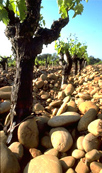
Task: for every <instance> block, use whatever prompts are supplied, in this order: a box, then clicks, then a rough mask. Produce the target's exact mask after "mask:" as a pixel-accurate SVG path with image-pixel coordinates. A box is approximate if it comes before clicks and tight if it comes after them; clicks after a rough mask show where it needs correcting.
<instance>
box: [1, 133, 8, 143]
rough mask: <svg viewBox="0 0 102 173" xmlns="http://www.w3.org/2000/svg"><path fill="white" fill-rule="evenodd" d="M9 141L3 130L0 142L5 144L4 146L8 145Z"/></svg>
mask: <svg viewBox="0 0 102 173" xmlns="http://www.w3.org/2000/svg"><path fill="white" fill-rule="evenodd" d="M6 141H7V136H6V135H5V133H4V131H3V130H1V131H0V142H3V143H4V144H6Z"/></svg>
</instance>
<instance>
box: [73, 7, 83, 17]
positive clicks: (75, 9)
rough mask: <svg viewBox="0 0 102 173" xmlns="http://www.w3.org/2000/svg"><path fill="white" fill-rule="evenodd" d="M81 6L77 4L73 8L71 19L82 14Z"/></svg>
mask: <svg viewBox="0 0 102 173" xmlns="http://www.w3.org/2000/svg"><path fill="white" fill-rule="evenodd" d="M83 9H84V7H83V5H82V4H77V5H76V6H75V7H74V12H75V13H74V15H73V18H74V17H76V15H78V14H81V13H82V12H83Z"/></svg>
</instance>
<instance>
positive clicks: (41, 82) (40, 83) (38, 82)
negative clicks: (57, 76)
mask: <svg viewBox="0 0 102 173" xmlns="http://www.w3.org/2000/svg"><path fill="white" fill-rule="evenodd" d="M43 85H44V81H43V80H39V81H37V82H36V87H37V88H38V89H40V88H42V87H43Z"/></svg>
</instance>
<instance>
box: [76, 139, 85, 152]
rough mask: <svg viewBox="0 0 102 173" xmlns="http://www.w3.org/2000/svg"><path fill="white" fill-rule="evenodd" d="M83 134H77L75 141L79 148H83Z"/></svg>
mask: <svg viewBox="0 0 102 173" xmlns="http://www.w3.org/2000/svg"><path fill="white" fill-rule="evenodd" d="M84 137H85V136H79V137H78V139H77V141H76V146H77V148H78V149H79V150H84V148H83V139H84Z"/></svg>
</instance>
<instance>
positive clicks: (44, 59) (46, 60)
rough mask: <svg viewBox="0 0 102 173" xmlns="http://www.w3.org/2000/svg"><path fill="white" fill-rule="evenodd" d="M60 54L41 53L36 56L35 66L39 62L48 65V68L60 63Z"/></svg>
mask: <svg viewBox="0 0 102 173" xmlns="http://www.w3.org/2000/svg"><path fill="white" fill-rule="evenodd" d="M58 59H59V57H58V55H57V54H56V53H54V54H49V53H47V54H41V55H39V56H37V57H36V59H35V66H36V65H37V64H39V66H46V68H47V67H48V65H49V66H51V65H52V66H53V65H56V64H57V63H58Z"/></svg>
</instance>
